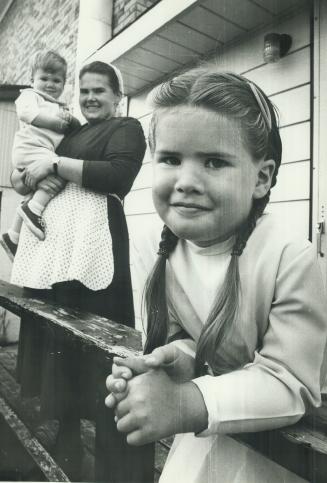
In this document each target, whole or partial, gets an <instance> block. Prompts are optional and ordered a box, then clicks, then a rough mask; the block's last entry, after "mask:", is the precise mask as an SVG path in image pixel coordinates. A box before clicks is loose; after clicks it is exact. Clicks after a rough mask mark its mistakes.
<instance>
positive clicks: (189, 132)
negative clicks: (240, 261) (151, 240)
mask: <svg viewBox="0 0 327 483" xmlns="http://www.w3.org/2000/svg"><path fill="white" fill-rule="evenodd" d="M153 168H154V184H153V200H154V204H155V207H156V209H157V211H158V213H159V216H160V217H161V218H162V220H163V221H164V223H165V224H166V225H167V226H168V227H169V228H170V229H171V230H172V231H173V232H174V233H175V234H176V235H177V236H178V237H179V238H183V239H187V240H190V241H192V242H194V243H195V244H197V245H198V246H209V245H212V244H214V243H217V242H220V241H224V240H226V239H227V238H229V237H230V236H231V235H233V234H235V232H236V231H237V229H238V228H239V226H240V225H241V224H242V222H244V221H245V220H246V218H247V217H248V215H249V212H250V209H251V206H252V201H253V199H254V198H261V197H262V196H264V195H265V194H266V193H267V191H268V190H269V188H270V184H271V177H272V174H273V170H274V162H273V161H272V160H269V161H263V160H260V161H256V162H254V161H253V159H252V156H251V154H250V153H249V151H248V149H247V148H246V146H245V145H244V142H243V140H242V136H241V127H240V125H239V124H238V123H237V122H236V121H234V120H233V119H229V118H228V117H225V116H222V115H219V114H217V113H214V112H212V111H209V110H206V109H204V108H201V107H197V108H195V107H189V106H180V107H177V108H174V109H169V110H168V109H167V110H162V112H161V113H159V115H158V120H157V125H156V146H155V152H154V157H153Z"/></svg>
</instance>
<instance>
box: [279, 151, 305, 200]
mask: <svg viewBox="0 0 327 483" xmlns="http://www.w3.org/2000/svg"><path fill="white" fill-rule="evenodd" d="M309 197H310V161H301V162H299V163H292V164H285V165H282V166H281V167H280V170H279V172H278V179H277V184H276V186H274V187H273V188H272V190H271V197H270V200H271V201H273V202H276V201H289V200H306V199H309Z"/></svg>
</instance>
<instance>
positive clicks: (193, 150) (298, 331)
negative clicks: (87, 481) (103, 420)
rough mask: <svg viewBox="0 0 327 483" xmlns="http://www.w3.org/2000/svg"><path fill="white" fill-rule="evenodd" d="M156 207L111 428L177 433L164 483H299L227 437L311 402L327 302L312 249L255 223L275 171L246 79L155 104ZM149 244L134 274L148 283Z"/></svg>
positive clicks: (266, 127)
mask: <svg viewBox="0 0 327 483" xmlns="http://www.w3.org/2000/svg"><path fill="white" fill-rule="evenodd" d="M153 99H154V109H155V110H154V115H153V118H152V123H151V128H150V147H151V151H152V154H153V168H154V182H153V199H154V203H155V207H156V209H157V211H158V213H159V215H160V217H161V218H162V220H163V222H164V223H165V227H164V229H163V232H162V235H161V241H160V244H159V252H158V255H159V256H158V259H157V261H156V262H155V265H154V268H153V270H152V271H151V273H150V276H149V278H148V281H147V284H146V292H145V304H146V311H147V320H148V322H147V323H148V327H147V340H146V345H145V353H146V354H149V355H146V356H143V357H141V358H139V359H137V358H134V359H128V360H122V359H116V360H115V363H116V364H114V366H113V374H112V375H111V376H109V378H108V380H107V387H108V390H109V391H110V392H111V394H110V395H109V396H108V397H107V399H106V404H107V405H108V406H110V407H115V411H116V420H117V428H118V430H119V431H121V432H123V433H126V434H127V441H128V442H129V443H130V444H134V445H140V444H144V443H147V442H150V441H156V440H159V439H161V438H163V437H166V436H169V435H173V434H177V436H176V438H175V441H174V444H173V447H172V449H171V452H170V454H169V457H168V460H167V463H166V466H165V468H164V471H163V474H162V476H161V479H160V482H164V483H172V482H175V481H176V482H177V481H178V482H179V483H183V482H185V483H186V482H187V483H193V482H196V483H204V482H206V483H209V482H210V483H214V482H222V483H227V482H228V483H231V482H237V483H264V482H267V483H275V482H276V483H277V482H278V483H279V482H281V481H283V482H284V483H285V482H287V483H290V482H299V481H303V480H302V479H301V478H299V477H297V476H296V475H294V474H293V473H290V472H289V471H287V470H286V469H284V468H282V467H281V466H279V465H277V464H275V463H273V462H272V461H270V460H268V459H267V458H265V457H264V456H261V455H260V454H259V453H256V452H254V451H253V450H252V449H250V448H248V447H247V446H245V445H243V444H242V443H239V442H237V441H236V440H234V439H232V438H231V437H229V436H227V435H228V434H232V433H241V432H257V431H261V430H269V429H274V428H278V427H281V426H285V425H289V424H293V423H295V422H296V421H298V420H299V419H300V418H301V417H302V416H303V414H304V413H305V412H306V411H307V410H310V408H312V407H317V406H319V405H320V403H321V399H320V388H321V383H322V381H323V377H324V375H325V369H324V351H325V345H326V332H327V321H326V313H327V311H326V305H325V294H324V293H323V288H322V287H323V286H322V280H321V275H320V272H319V268H318V266H317V263H316V260H315V258H316V256H315V251H314V250H313V247H312V246H311V244H310V243H309V242H308V241H299V240H294V239H292V237H290V236H288V235H287V234H286V233H284V232H283V231H282V230H281V229H280V227H279V225H278V221H277V220H276V219H275V218H274V217H273V216H272V215H270V214H264V210H265V207H266V205H267V203H268V201H269V196H270V188H271V187H272V186H274V185H275V184H276V179H277V173H278V169H279V166H280V163H281V154H282V147H281V140H280V136H279V132H278V126H277V121H276V114H275V111H274V108H273V106H272V104H271V102H270V101H269V99H268V98H267V96H266V95H265V94H264V93H263V92H262V90H261V89H260V88H259V87H257V86H256V85H255V84H254V83H253V82H251V81H248V80H247V79H246V78H244V77H241V76H238V75H234V74H229V73H202V74H201V75H199V72H196V73H195V74H192V73H188V74H184V75H181V76H180V77H177V78H175V79H173V80H171V81H168V82H167V83H165V84H163V85H162V86H160V87H159V88H158V89H157V90H156V91H155V93H154V95H153ZM154 250H155V249H154V247H153V245H152V240H144V241H143V242H142V244H141V248H140V249H139V260H138V261H137V259H136V260H135V263H136V264H138V265H139V266H140V271H142V269H143V272H147V273H149V266H150V265H151V263H153V261H154V260H155V255H154V253H155V251H154Z"/></svg>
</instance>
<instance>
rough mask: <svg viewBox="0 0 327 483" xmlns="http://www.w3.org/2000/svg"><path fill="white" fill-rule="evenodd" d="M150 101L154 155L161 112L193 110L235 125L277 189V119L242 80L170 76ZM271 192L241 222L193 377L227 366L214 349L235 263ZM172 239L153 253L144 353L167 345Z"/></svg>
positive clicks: (234, 285) (234, 307) (234, 288)
mask: <svg viewBox="0 0 327 483" xmlns="http://www.w3.org/2000/svg"><path fill="white" fill-rule="evenodd" d="M150 99H151V101H152V104H153V106H154V113H153V116H152V119H151V124H150V133H149V144H150V149H151V152H152V153H154V151H155V143H156V127H157V122H158V118H159V117H160V113H161V112H165V111H166V110H168V109H172V108H174V107H177V106H193V107H202V108H205V109H209V110H210V111H212V112H216V113H219V114H220V115H223V116H226V117H228V118H231V119H234V120H237V121H238V122H239V124H240V126H241V133H242V137H243V142H244V143H245V146H246V147H247V149H248V150H249V152H250V153H251V155H252V157H253V159H254V160H255V161H258V160H260V159H265V160H269V159H273V160H274V161H275V171H274V173H273V176H272V182H271V186H274V185H275V184H276V180H277V173H278V169H279V166H280V163H281V156H282V144H281V140H280V135H279V131H278V122H277V114H276V111H275V108H274V106H273V104H272V103H271V101H270V100H269V99H268V98H267V96H266V95H265V94H264V92H263V91H262V90H261V89H260V88H259V87H258V86H257V85H256V84H254V83H253V82H251V81H249V80H247V79H246V78H245V77H242V76H240V75H236V74H232V73H219V72H208V71H206V72H204V71H199V70H196V71H194V72H188V73H185V74H182V75H180V76H178V77H175V78H173V79H171V80H169V81H167V82H165V83H164V84H161V85H160V86H159V87H157V88H155V89H154V91H152V93H151V96H150ZM269 197H270V190H269V191H268V192H267V194H266V195H265V196H264V197H263V198H260V199H254V200H253V204H252V207H251V210H250V213H249V216H248V218H247V220H246V221H245V223H244V224H243V225H242V226H241V227H240V228H239V230H238V232H237V233H236V237H235V244H234V246H233V248H232V252H231V260H230V263H229V266H228V269H227V273H226V276H225V279H224V282H223V285H222V287H221V289H220V290H219V292H218V294H217V296H216V298H215V301H214V303H213V307H212V309H211V311H210V314H209V316H208V318H207V321H206V323H205V325H204V327H203V329H202V332H201V335H200V338H199V341H198V343H197V352H196V368H197V373H198V374H199V373H201V371H202V369H203V366H204V364H205V363H208V364H209V365H210V367H211V369H212V370H213V372H214V373H215V374H221V373H224V372H226V371H227V370H230V369H232V368H231V367H229V365H228V363H226V362H225V361H224V360H223V358H222V357H219V351H218V350H217V348H218V347H219V346H221V344H222V342H223V341H225V340H226V338H227V337H228V336H230V335H231V333H232V330H233V329H234V326H235V323H236V320H237V314H238V309H239V304H240V292H241V286H240V276H239V264H238V258H239V257H240V256H241V255H242V253H243V251H244V249H245V246H246V243H247V240H248V239H249V237H250V235H251V233H252V231H253V230H254V228H255V226H256V222H257V220H258V218H260V216H261V215H262V214H263V211H264V209H265V207H266V205H267V203H268V202H269ZM177 242H178V238H177V236H176V235H175V234H174V233H173V232H172V231H171V230H170V229H169V228H168V227H167V226H165V227H164V229H163V231H162V235H161V242H160V246H159V252H158V260H157V262H156V264H155V266H154V268H153V270H152V272H151V274H150V275H149V278H148V280H147V283H146V287H145V297H144V302H145V308H146V311H147V316H148V332H147V341H146V345H145V352H146V353H150V352H152V350H153V349H154V348H155V347H158V346H161V345H163V344H165V343H166V342H167V337H168V325H169V322H168V308H167V301H166V293H165V269H166V260H167V258H168V257H169V255H170V253H172V251H173V250H174V249H175V247H176V245H177Z"/></svg>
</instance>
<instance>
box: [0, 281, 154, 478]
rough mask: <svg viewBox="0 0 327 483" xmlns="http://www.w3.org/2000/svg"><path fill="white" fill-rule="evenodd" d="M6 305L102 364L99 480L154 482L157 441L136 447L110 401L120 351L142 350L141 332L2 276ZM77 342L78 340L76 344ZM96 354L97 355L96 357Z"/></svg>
mask: <svg viewBox="0 0 327 483" xmlns="http://www.w3.org/2000/svg"><path fill="white" fill-rule="evenodd" d="M0 306H2V307H4V308H6V309H7V310H10V311H11V312H13V313H15V314H16V315H18V316H22V315H28V316H29V319H30V322H29V323H34V322H35V323H36V324H41V325H42V326H43V327H49V328H51V330H52V331H53V332H54V333H55V334H56V333H57V334H58V335H60V337H61V339H62V340H65V341H67V342H73V343H74V344H72V350H75V347H76V350H79V349H78V348H82V349H83V351H88V352H89V353H91V356H92V357H91V359H92V364H94V368H96V372H95V375H94V377H95V379H94V383H95V385H94V388H93V392H92V397H93V398H94V401H96V404H97V409H96V411H95V414H96V438H95V479H96V481H107V482H108V483H117V482H118V481H119V482H120V483H151V482H153V473H154V462H153V455H154V449H153V448H154V446H153V445H147V446H144V447H138V448H136V447H132V446H129V445H128V444H127V442H126V438H125V437H124V436H123V435H121V434H120V433H118V431H117V428H116V424H115V423H114V415H113V413H112V411H110V410H108V409H107V408H105V406H104V403H103V401H104V398H105V395H106V393H105V388H104V381H105V377H106V376H107V375H108V373H109V370H110V368H111V362H112V358H113V357H114V356H115V355H118V356H122V357H126V356H130V355H136V354H139V353H140V351H141V348H142V344H141V334H140V333H139V332H138V331H137V330H135V329H131V328H128V327H126V326H124V325H122V324H118V323H115V322H113V321H110V320H108V319H106V318H104V317H100V316H96V315H94V314H87V313H84V312H81V311H78V310H73V309H71V308H65V307H62V306H59V305H57V304H55V303H52V302H51V303H50V302H49V301H48V300H39V299H34V298H33V299H32V298H30V297H29V295H28V294H26V292H24V290H22V289H21V288H19V287H16V286H13V285H11V284H8V283H6V282H4V281H0ZM75 343H76V344H75ZM93 356H95V357H93ZM91 359H90V361H91Z"/></svg>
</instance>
